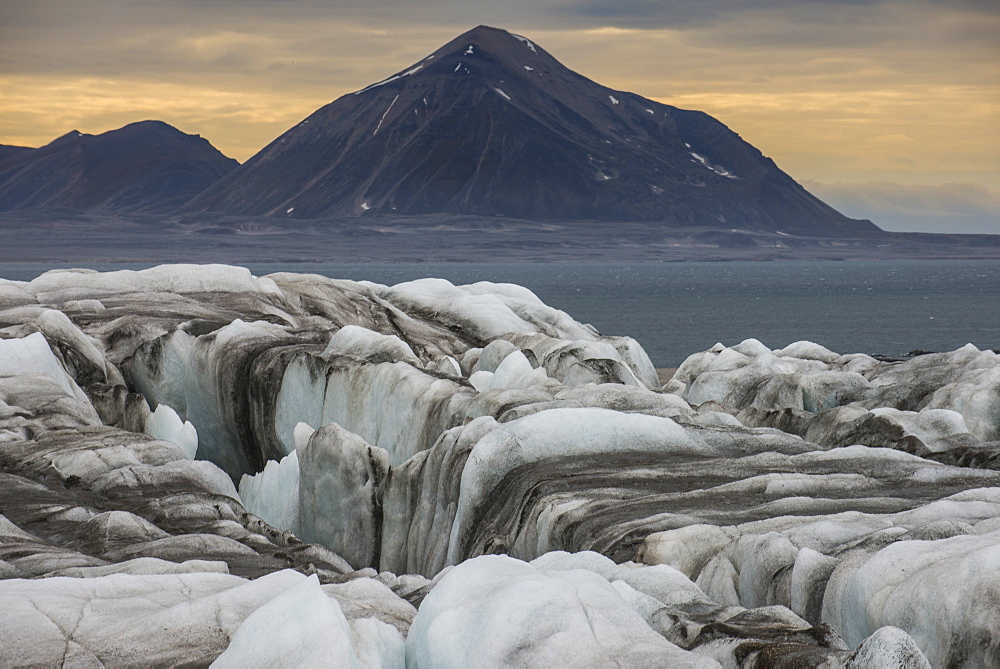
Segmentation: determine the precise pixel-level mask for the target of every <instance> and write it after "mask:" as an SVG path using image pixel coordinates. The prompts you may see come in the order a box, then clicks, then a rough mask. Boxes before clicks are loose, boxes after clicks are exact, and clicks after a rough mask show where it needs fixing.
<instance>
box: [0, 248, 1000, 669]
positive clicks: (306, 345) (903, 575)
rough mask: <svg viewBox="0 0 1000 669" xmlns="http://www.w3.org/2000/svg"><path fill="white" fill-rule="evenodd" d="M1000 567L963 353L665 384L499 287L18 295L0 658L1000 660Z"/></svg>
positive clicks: (232, 284)
mask: <svg viewBox="0 0 1000 669" xmlns="http://www.w3.org/2000/svg"><path fill="white" fill-rule="evenodd" d="M998 574H1000V356H998V355H997V354H996V353H995V352H993V351H988V350H979V349H977V348H976V347H974V346H972V345H971V344H970V345H967V346H964V347H962V348H960V349H958V350H955V351H951V352H943V353H932V354H925V355H919V356H916V357H913V358H912V359H909V360H906V361H902V362H886V361H883V360H878V359H876V358H873V357H871V356H869V355H865V354H861V353H855V354H846V355H843V354H839V353H835V352H833V351H830V350H828V349H826V348H824V347H823V346H821V345H819V344H816V343H811V342H797V343H795V344H792V345H790V346H786V347H784V348H782V349H774V350H772V349H769V348H767V347H766V346H765V345H764V344H762V343H761V342H759V341H757V340H754V339H748V340H746V341H743V342H739V343H736V344H733V345H731V346H725V345H723V344H716V345H715V346H712V347H711V348H708V349H707V350H705V351H702V352H697V353H694V354H692V355H690V356H689V357H688V358H687V359H686V360H685V362H684V363H683V364H682V365H681V367H680V368H679V369H678V370H677V371H676V372H675V373H674V374H673V376H672V378H671V379H669V380H668V381H667V382H666V383H665V384H661V383H660V382H659V380H658V378H657V370H656V369H655V368H654V367H653V364H652V362H651V361H650V360H649V358H648V356H647V355H646V353H645V352H644V351H643V349H642V346H641V345H640V344H639V343H638V342H636V341H635V340H633V339H630V338H628V337H607V336H602V335H601V334H600V333H598V332H597V331H596V330H595V329H594V328H592V327H590V326H588V325H586V324H582V323H579V322H577V321H575V320H574V319H573V318H572V317H571V316H570V315H569V314H566V313H565V312H562V311H559V310H557V309H554V308H552V307H550V306H548V305H546V304H544V303H543V302H542V301H541V300H539V299H538V297H537V296H535V295H534V294H533V293H531V291H529V290H527V289H525V288H523V287H520V286H516V285H512V284H494V283H489V282H479V283H475V284H470V285H465V286H456V285H453V284H451V283H450V282H448V281H444V280H442V279H422V280H417V281H410V282H406V283H402V284H398V285H396V286H385V285H380V284H376V283H372V282H365V281H346V280H336V279H330V278H326V277H322V276H318V275H310V274H292V273H277V274H272V275H269V276H265V277H256V276H253V275H252V274H251V273H250V272H249V271H248V270H246V269H245V268H240V267H231V266H225V265H164V266H160V267H155V268H151V269H148V270H140V271H118V272H103V273H102V272H94V271H90V270H53V271H50V272H47V273H45V274H43V275H41V276H39V277H38V278H36V279H34V280H32V281H28V282H19V281H6V280H2V279H0V601H2V602H3V603H4V606H2V607H0V628H2V629H4V630H5V633H6V634H5V642H4V643H2V644H0V665H3V666H9V665H23V664H34V665H58V664H64V665H72V666H77V665H79V666H100V665H105V666H107V665H129V664H139V663H141V664H164V665H174V664H187V665H210V664H211V665H213V666H219V667H223V666H264V665H267V666H303V665H310V666H366V667H368V666H371V667H376V666H385V667H390V666H392V667H395V666H414V667H421V666H434V667H437V666H456V667H458V666H469V665H470V664H478V665H481V666H510V665H517V666H550V665H552V664H554V663H567V662H569V663H573V664H582V665H609V664H616V663H618V664H627V665H630V666H653V665H661V666H662V665H669V666H691V667H714V666H724V667H735V666H740V667H759V666H776V665H779V666H790V665H795V666H828V667H883V666H902V667H926V666H934V667H937V666H969V667H980V666H997V665H1000V615H998V613H997V612H998V611H1000V578H998ZM150 629H156V630H157V632H156V633H155V634H151V633H149V631H148V630H150Z"/></svg>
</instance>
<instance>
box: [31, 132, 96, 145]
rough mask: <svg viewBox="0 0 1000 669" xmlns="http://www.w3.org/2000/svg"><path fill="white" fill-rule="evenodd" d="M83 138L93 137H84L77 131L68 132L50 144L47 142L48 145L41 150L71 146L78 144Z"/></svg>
mask: <svg viewBox="0 0 1000 669" xmlns="http://www.w3.org/2000/svg"><path fill="white" fill-rule="evenodd" d="M84 137H93V135H85V134H83V133H82V132H80V131H79V130H70V131H69V132H67V133H66V134H65V135H61V136H59V137H56V138H55V139H53V140H52V141H51V142H49V143H48V144H46V145H45V146H44V147H42V148H48V147H53V146H63V145H66V144H72V143H74V142H79V141H80V140H82V139H83V138H84Z"/></svg>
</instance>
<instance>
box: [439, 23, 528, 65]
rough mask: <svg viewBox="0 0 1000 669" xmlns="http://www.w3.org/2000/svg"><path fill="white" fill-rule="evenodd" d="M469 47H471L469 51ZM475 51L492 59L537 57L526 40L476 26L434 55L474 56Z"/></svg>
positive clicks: (489, 27) (502, 31) (490, 28)
mask: <svg viewBox="0 0 1000 669" xmlns="http://www.w3.org/2000/svg"><path fill="white" fill-rule="evenodd" d="M469 47H472V48H471V50H470V48H469ZM477 49H479V50H480V51H486V52H488V53H489V54H490V55H492V56H494V57H497V56H502V57H506V58H514V59H517V58H519V57H528V56H529V55H533V56H538V55H539V50H538V47H536V46H535V44H534V42H532V41H531V40H529V39H528V38H526V37H522V36H520V35H515V34H514V33H511V32H507V31H506V30H503V29H501V28H493V27H491V26H476V27H475V28H473V29H472V30H469V31H466V32H464V33H462V34H461V35H459V36H458V37H456V38H455V39H453V40H451V41H450V42H448V43H447V44H445V45H444V46H443V47H441V48H440V49H438V50H437V51H435V52H434V55H435V56H437V57H442V56H445V55H449V54H458V55H467V56H474V55H475V52H476V50H477Z"/></svg>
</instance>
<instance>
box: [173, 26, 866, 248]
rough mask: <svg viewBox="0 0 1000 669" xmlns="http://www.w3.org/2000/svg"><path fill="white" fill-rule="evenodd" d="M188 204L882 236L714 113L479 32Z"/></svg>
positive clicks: (276, 145)
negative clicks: (628, 88)
mask: <svg viewBox="0 0 1000 669" xmlns="http://www.w3.org/2000/svg"><path fill="white" fill-rule="evenodd" d="M185 209H186V210H187V211H199V210H211V211H215V212H222V213H229V214H240V215H266V216H282V217H285V216H287V217H293V218H330V217H345V216H366V215H375V214H381V215H386V216H391V215H402V214H429V213H447V214H476V215H485V216H506V217H515V218H523V219H534V220H539V219H563V220H601V221H664V222H667V223H670V224H674V225H683V226H691V225H694V226H713V227H721V228H726V229H729V228H739V229H750V230H768V231H782V232H786V233H798V234H822V235H851V234H859V233H866V232H873V231H876V230H877V228H876V227H875V226H874V225H872V224H871V223H869V222H866V221H855V220H852V219H848V218H847V217H845V216H843V215H841V214H839V213H838V212H836V211H835V210H833V209H832V208H831V207H829V206H827V205H825V204H824V203H823V202H821V201H820V200H818V199H817V198H815V197H813V196H812V195H810V194H809V193H808V192H807V191H806V190H805V189H804V188H802V187H801V186H800V185H799V184H797V183H796V182H795V181H794V180H793V179H792V178H791V177H789V176H788V175H787V174H785V173H784V172H782V171H781V170H780V169H778V167H777V166H776V165H775V164H774V163H773V162H772V161H771V160H770V159H768V158H766V157H765V156H763V155H762V154H761V153H760V151H758V150H757V149H755V148H754V147H753V146H751V145H750V144H748V143H746V142H745V141H743V140H742V139H740V137H739V136H738V135H737V134H736V133H734V132H733V131H731V130H730V129H729V128H727V127H726V126H724V125H723V124H722V123H720V122H719V121H717V120H715V119H714V118H712V117H710V116H708V115H707V114H704V113H701V112H697V111H686V110H682V109H677V108H676V107H671V106H669V105H663V104H660V103H657V102H653V101H652V100H648V99H646V98H643V97H641V96H639V95H635V94H633V93H628V92H623V91H617V90H613V89H610V88H607V87H605V86H602V85H600V84H598V83H595V82H593V81H591V80H589V79H587V78H586V77H583V76H581V75H579V74H577V73H575V72H573V71H571V70H570V69H568V68H566V67H565V66H563V65H562V64H561V63H560V62H559V61H557V60H556V59H555V58H553V57H552V56H551V55H550V54H549V53H548V52H546V51H545V50H544V49H543V48H542V47H541V46H539V45H537V44H535V43H534V42H532V41H530V40H529V39H527V38H524V37H520V36H517V35H513V34H511V33H508V32H506V31H504V30H498V29H495V28H489V27H485V26H480V27H478V28H475V29H473V30H471V31H469V32H467V33H465V34H463V35H460V36H459V37H457V38H455V39H454V40H452V41H451V42H449V43H448V44H446V45H445V46H443V47H441V48H440V49H438V50H437V51H435V52H434V53H433V54H431V55H429V56H427V57H426V58H424V59H423V60H421V61H420V62H418V63H414V64H412V65H411V66H409V67H407V68H405V69H404V70H401V71H400V72H398V73H396V74H394V75H392V76H391V77H389V78H387V79H385V80H384V81H380V82H377V83H374V84H372V85H371V86H368V87H366V88H364V89H362V90H359V91H357V92H355V93H351V94H348V95H345V96H343V97H341V98H339V99H338V100H336V101H334V102H332V103H330V104H328V105H326V106H325V107H323V108H321V109H319V110H318V111H316V112H315V113H313V114H312V115H311V116H309V117H308V118H307V119H305V120H304V121H302V122H301V123H300V124H298V125H296V126H295V127H294V128H292V129H290V130H289V131H288V132H286V133H285V134H283V135H282V136H281V137H279V138H278V139H276V140H275V141H274V142H272V143H271V144H270V145H268V146H267V147H266V148H264V149H263V150H262V151H260V153H258V154H257V155H255V156H254V157H253V158H251V159H250V160H249V161H247V163H246V164H244V165H242V166H240V167H239V168H238V169H236V170H234V171H233V172H232V173H231V174H229V175H228V176H227V177H226V178H224V179H221V180H220V181H219V182H217V183H216V184H214V185H213V186H212V187H211V188H209V189H208V190H207V191H206V192H205V193H203V194H201V195H199V196H198V197H197V198H195V199H194V201H193V202H191V203H190V204H189V205H188V206H187V207H186V208H185Z"/></svg>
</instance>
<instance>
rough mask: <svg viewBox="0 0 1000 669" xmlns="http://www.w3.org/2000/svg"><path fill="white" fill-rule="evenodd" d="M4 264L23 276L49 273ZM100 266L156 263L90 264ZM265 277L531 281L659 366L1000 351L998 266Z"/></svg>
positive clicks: (342, 267) (514, 266)
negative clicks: (804, 348) (793, 355)
mask: <svg viewBox="0 0 1000 669" xmlns="http://www.w3.org/2000/svg"><path fill="white" fill-rule="evenodd" d="M66 266H67V265H54V264H44V263H0V277H2V278H5V279H16V280H27V279H31V278H33V277H35V276H37V275H38V274H41V273H42V272H44V271H46V270H48V269H52V268H53V267H66ZM77 266H83V267H89V268H92V269H98V270H101V271H110V270H115V269H140V268H142V267H149V266H150V265H149V264H145V265H143V264H128V265H125V264H111V263H82V264H80V265H77ZM247 267H249V268H250V270H251V271H252V272H253V273H254V274H257V275H263V274H268V273H271V272H305V273H314V274H322V275H324V276H330V277H335V278H342V279H355V280H361V279H366V280H369V281H375V282H378V283H384V284H394V283H399V282H401V281H409V280H412V279H418V278H422V277H429V276H431V277H440V278H444V279H448V280H449V281H451V282H453V283H456V284H462V283H472V282H475V281H497V282H510V283H517V284H520V285H523V286H527V287H528V288H530V289H531V290H532V291H534V292H535V294H536V295H538V297H540V298H541V299H542V300H543V301H544V302H545V303H547V304H549V305H551V306H554V307H557V308H559V309H562V310H564V311H566V312H568V313H569V314H571V315H572V316H573V317H574V318H576V319H577V320H579V321H582V322H585V323H590V324H592V325H593V326H594V327H596V328H597V329H598V330H599V331H600V332H601V333H602V334H608V335H629V336H631V337H634V338H635V339H637V340H638V341H639V343H641V344H642V345H643V347H644V348H645V349H646V351H647V352H648V353H649V356H650V358H651V359H652V360H653V362H654V364H656V365H657V366H658V367H676V366H678V365H679V364H680V363H681V362H683V361H684V358H686V357H687V356H688V355H690V354H691V353H695V352H698V351H703V350H705V349H707V348H709V347H711V346H712V345H713V344H715V343H716V342H722V343H723V344H726V345H733V344H737V343H739V342H740V341H742V340H744V339H746V338H748V337H754V338H756V339H759V340H760V341H762V342H763V343H764V344H765V345H767V346H769V347H771V348H779V347H783V346H785V345H787V344H790V343H792V342H795V341H799V340H803V339H806V340H809V341H814V342H817V343H820V344H822V345H824V346H826V347H827V348H829V349H831V350H833V351H836V352H838V353H870V354H874V353H879V354H884V355H890V356H901V355H903V354H906V353H907V352H910V351H913V350H925V351H947V350H952V349H955V348H958V347H959V346H962V345H964V344H966V343H970V342H971V343H972V344H975V345H976V346H977V347H979V348H981V349H986V348H990V349H1000V261H997V260H879V261H851V262H834V261H829V262H825V261H803V262H717V263H633V264H621V263H586V262H571V263H294V264H289V263H283V264H261V263H250V264H247Z"/></svg>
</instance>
